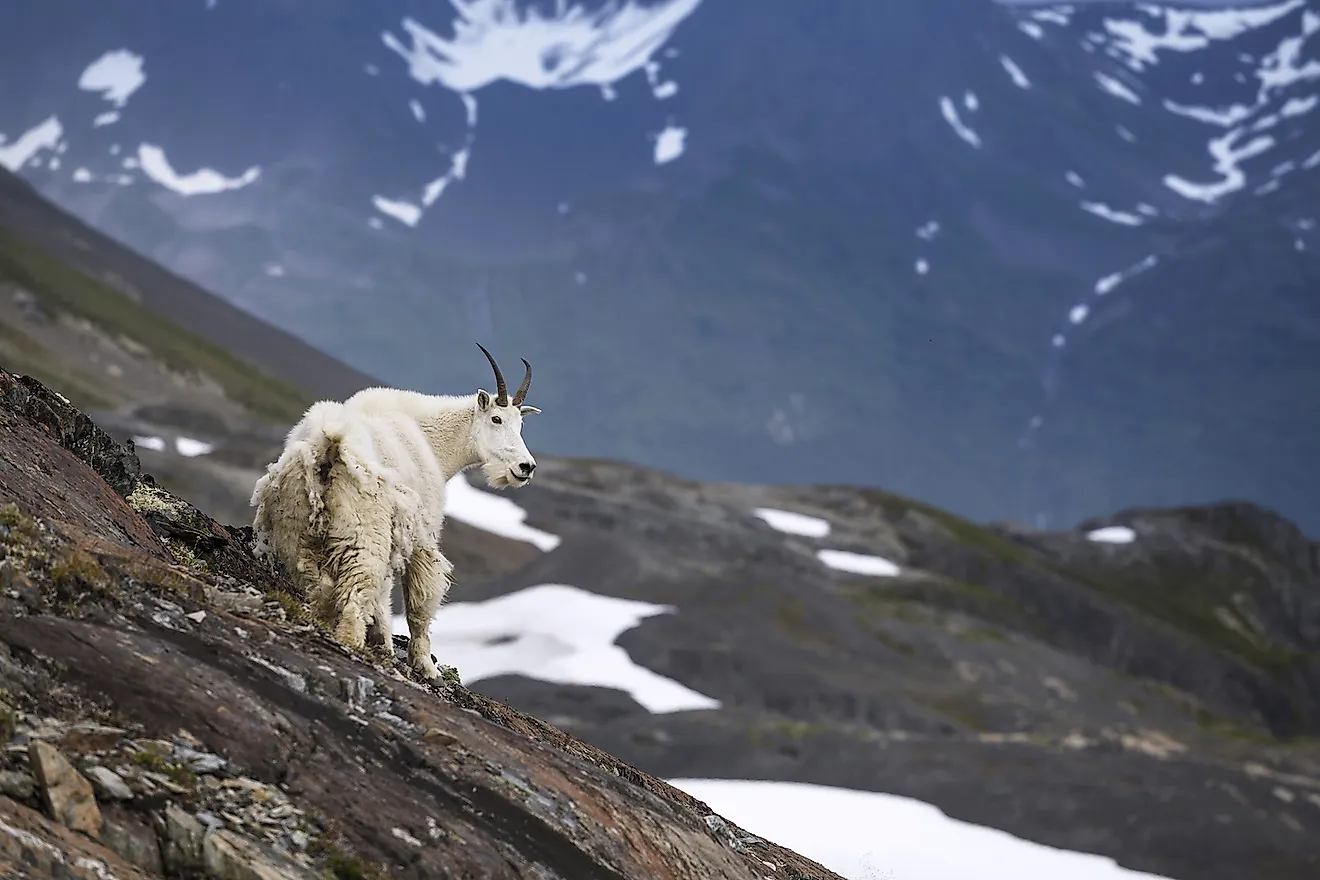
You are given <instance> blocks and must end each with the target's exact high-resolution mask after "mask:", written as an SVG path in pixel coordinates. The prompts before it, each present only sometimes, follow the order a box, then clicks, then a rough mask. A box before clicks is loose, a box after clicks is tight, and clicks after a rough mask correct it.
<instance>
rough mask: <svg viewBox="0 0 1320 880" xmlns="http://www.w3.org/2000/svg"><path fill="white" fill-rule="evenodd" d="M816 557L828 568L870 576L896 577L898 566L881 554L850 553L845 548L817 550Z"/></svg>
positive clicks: (898, 570)
mask: <svg viewBox="0 0 1320 880" xmlns="http://www.w3.org/2000/svg"><path fill="white" fill-rule="evenodd" d="M816 558H818V559H819V560H820V561H821V562H822V563H824V564H825V565H826V566H828V567H829V568H832V569H835V570H836V571H846V572H849V573H851V574H864V575H870V576H872V577H897V576H898V574H899V572H900V569H899V567H898V566H897V565H896V564H895V563H893V562H890V561H889V560H888V559H885V558H884V557H883V556H870V555H867V554H865V553H851V552H849V551H847V550H817V551H816Z"/></svg>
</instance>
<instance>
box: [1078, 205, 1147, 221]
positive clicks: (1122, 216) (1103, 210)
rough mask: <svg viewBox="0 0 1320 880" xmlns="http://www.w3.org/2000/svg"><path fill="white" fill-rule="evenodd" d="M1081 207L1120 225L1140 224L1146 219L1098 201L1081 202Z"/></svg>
mask: <svg viewBox="0 0 1320 880" xmlns="http://www.w3.org/2000/svg"><path fill="white" fill-rule="evenodd" d="M1081 209H1082V210H1083V211H1087V212H1089V213H1091V214H1094V215H1095V216H1097V217H1101V218H1103V219H1105V220H1108V221H1109V222H1110V223H1117V224H1119V225H1120V226H1140V225H1141V224H1143V223H1145V222H1146V221H1145V220H1143V219H1142V218H1141V217H1139V216H1137V215H1136V214H1133V213H1130V212H1128V211H1119V210H1117V209H1116V208H1111V207H1109V206H1108V205H1105V204H1102V203H1100V202H1082V203H1081Z"/></svg>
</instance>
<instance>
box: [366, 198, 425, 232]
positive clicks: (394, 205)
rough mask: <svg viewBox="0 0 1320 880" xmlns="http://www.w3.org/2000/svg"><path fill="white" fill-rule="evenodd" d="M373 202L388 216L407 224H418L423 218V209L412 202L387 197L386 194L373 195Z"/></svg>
mask: <svg viewBox="0 0 1320 880" xmlns="http://www.w3.org/2000/svg"><path fill="white" fill-rule="evenodd" d="M371 203H372V204H373V205H375V206H376V210H377V211H380V212H381V213H382V214H384V215H385V216H387V217H393V218H394V219H395V220H398V221H399V222H400V223H402V224H404V225H405V226H416V225H417V221H418V220H421V219H422V209H421V208H419V207H417V206H416V205H414V204H413V203H412V202H402V201H397V200H395V199H387V198H385V197H384V196H372V197H371Z"/></svg>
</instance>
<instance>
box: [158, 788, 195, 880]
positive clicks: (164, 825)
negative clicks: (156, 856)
mask: <svg viewBox="0 0 1320 880" xmlns="http://www.w3.org/2000/svg"><path fill="white" fill-rule="evenodd" d="M159 834H160V843H161V846H160V850H161V861H162V862H163V863H164V865H165V868H166V869H167V870H170V871H195V870H198V869H199V868H201V867H202V866H203V864H204V861H203V856H202V842H203V839H204V838H205V836H206V829H205V828H204V827H203V826H202V823H201V822H199V821H197V819H196V818H195V817H194V816H192V815H191V814H190V813H188V812H186V811H185V810H183V809H181V808H179V807H177V806H175V805H174V804H170V805H169V806H168V807H166V808H165V812H164V813H163V814H162V815H161V817H160V829H159Z"/></svg>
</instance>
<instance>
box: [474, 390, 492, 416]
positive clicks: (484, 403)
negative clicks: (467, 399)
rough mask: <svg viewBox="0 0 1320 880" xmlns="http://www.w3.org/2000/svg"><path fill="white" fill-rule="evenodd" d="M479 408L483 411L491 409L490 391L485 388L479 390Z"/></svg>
mask: <svg viewBox="0 0 1320 880" xmlns="http://www.w3.org/2000/svg"><path fill="white" fill-rule="evenodd" d="M477 409H479V410H481V411H482V412H485V411H486V410H488V409H490V392H488V391H485V390H484V389H478V390H477Z"/></svg>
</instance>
